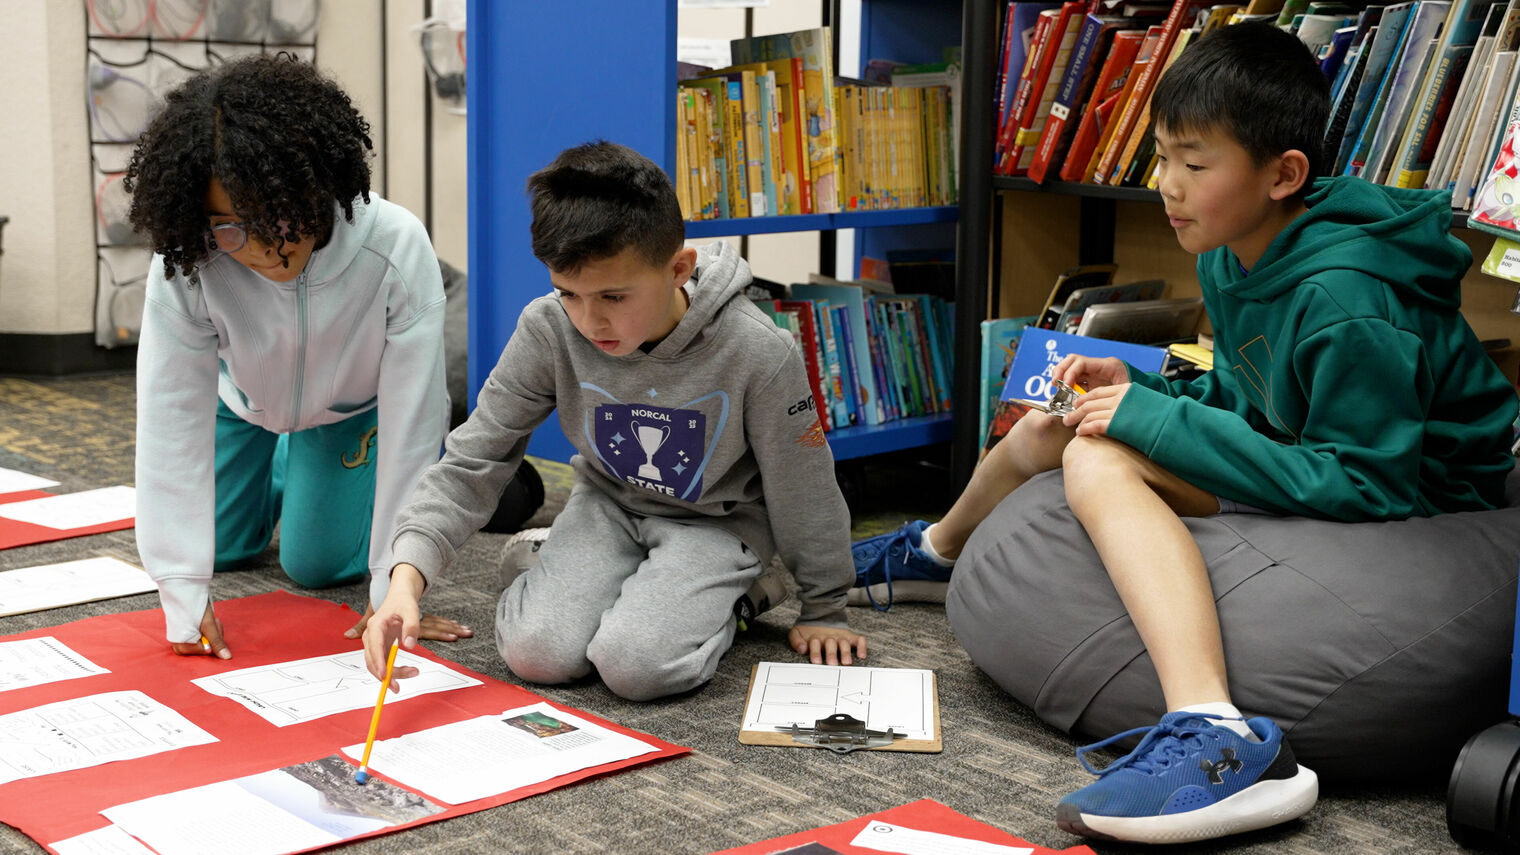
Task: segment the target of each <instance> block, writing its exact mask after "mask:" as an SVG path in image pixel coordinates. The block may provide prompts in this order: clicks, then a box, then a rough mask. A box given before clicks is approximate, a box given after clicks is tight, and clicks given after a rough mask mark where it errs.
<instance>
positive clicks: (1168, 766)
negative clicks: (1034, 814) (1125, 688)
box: [1056, 712, 1319, 843]
mask: <svg viewBox="0 0 1520 855" xmlns="http://www.w3.org/2000/svg"><path fill="white" fill-rule="evenodd" d="M1217 718H1218V716H1212V715H1204V714H1201V713H1191V712H1174V713H1167V714H1166V715H1164V716H1162V717H1161V723H1160V724H1158V725H1156V726H1155V727H1141V728H1136V729H1135V730H1130V731H1126V732H1125V733H1121V734H1119V735H1118V736H1111V737H1109V738H1108V739H1105V740H1103V741H1102V742H1098V743H1094V744H1092V745H1088V746H1086V747H1084V748H1078V749H1077V759H1079V760H1081V761H1082V765H1083V766H1084V767H1086V768H1087V771H1089V772H1091V773H1093V774H1094V775H1097V776H1098V780H1096V781H1094V782H1093V783H1091V784H1088V785H1087V786H1085V787H1083V788H1082V789H1080V790H1077V791H1076V792H1075V793H1072V794H1071V795H1069V796H1067V797H1066V798H1064V799H1061V802H1060V804H1059V805H1057V806H1056V823H1057V824H1058V825H1060V826H1061V828H1062V829H1064V830H1066V831H1068V832H1071V833H1072V834H1080V835H1084V836H1087V837H1097V838H1103V839H1107V840H1129V841H1134V842H1137V843H1184V842H1187V841H1190V840H1205V839H1208V838H1212V837H1223V836H1224V835H1227V834H1236V833H1238V832H1242V831H1250V830H1252V829H1257V828H1265V827H1267V826H1269V825H1276V824H1277V823H1280V822H1287V821H1288V820H1290V819H1296V818H1298V817H1300V816H1303V815H1304V814H1305V813H1307V812H1308V811H1309V808H1311V807H1314V802H1315V800H1316V799H1317V798H1319V778H1318V777H1317V776H1316V775H1315V774H1314V773H1313V772H1312V771H1310V770H1308V769H1305V768H1304V767H1302V766H1300V765H1298V762H1297V761H1296V760H1294V759H1293V751H1292V749H1290V748H1289V747H1288V743H1287V742H1286V741H1285V740H1284V739H1283V734H1282V730H1281V729H1279V728H1278V726H1277V725H1276V724H1275V723H1274V722H1273V721H1272V720H1271V719H1267V718H1253V719H1249V720H1248V721H1247V722H1246V725H1247V726H1248V727H1250V728H1251V732H1252V733H1254V734H1256V736H1257V737H1258V738H1259V739H1260V740H1261V741H1260V742H1252V741H1251V740H1248V739H1246V738H1244V737H1242V736H1241V735H1240V734H1238V733H1236V732H1235V731H1233V730H1231V729H1229V728H1228V727H1220V726H1219V725H1216V724H1213V723H1212V722H1211V721H1210V719H1217ZM1142 733H1143V734H1145V736H1144V738H1143V739H1141V740H1140V744H1139V745H1136V746H1135V750H1133V751H1131V752H1130V753H1128V754H1126V755H1124V756H1123V757H1120V758H1119V759H1118V760H1115V761H1114V762H1113V763H1111V764H1109V765H1108V766H1107V767H1105V768H1103V769H1101V770H1099V769H1095V768H1093V766H1092V765H1091V764H1090V763H1088V762H1087V757H1086V756H1084V755H1086V754H1087V752H1089V751H1093V750H1096V749H1098V748H1102V747H1104V746H1106V745H1110V744H1112V743H1114V742H1117V741H1119V740H1121V739H1125V738H1127V737H1130V736H1136V735H1139V734H1142Z"/></svg>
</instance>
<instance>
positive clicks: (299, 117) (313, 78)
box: [122, 54, 374, 276]
mask: <svg viewBox="0 0 1520 855" xmlns="http://www.w3.org/2000/svg"><path fill="white" fill-rule="evenodd" d="M373 149H374V144H373V143H372V142H371V140H370V136H369V123H368V122H366V121H365V120H364V117H363V116H361V115H359V111H358V110H357V109H355V108H354V105H353V103H352V101H350V100H349V97H348V95H347V94H346V93H345V92H344V91H343V90H342V89H341V88H339V86H338V85H337V84H336V83H334V82H333V81H332V80H331V79H329V78H328V77H327V76H325V75H324V74H322V72H320V71H318V70H317V68H316V67H315V66H313V65H311V64H310V63H308V62H305V61H304V60H301V59H298V58H296V57H294V56H291V55H289V54H279V55H255V56H248V57H243V58H240V59H236V60H233V61H231V62H228V63H226V64H224V65H220V66H217V67H214V68H211V69H208V70H206V71H203V72H201V73H199V74H197V75H195V76H194V77H192V78H190V79H189V80H186V81H185V82H184V83H182V84H181V85H180V86H178V87H177V88H175V89H174V90H173V91H172V92H170V93H169V95H168V96H167V98H166V99H165V103H164V107H163V109H162V110H160V111H159V113H158V115H157V116H155V117H154V119H153V122H152V124H150V125H149V126H148V129H147V131H145V132H144V133H143V135H142V137H141V138H140V139H139V140H138V141H137V147H136V148H135V149H134V150H133V152H132V161H131V163H130V164H129V165H128V166H127V172H126V176H125V177H124V178H123V180H122V184H123V186H125V187H126V189H127V192H128V193H130V194H132V211H131V219H132V225H133V226H134V227H136V228H137V229H138V231H140V232H142V233H144V234H146V235H147V236H148V238H149V240H150V242H151V243H152V245H153V249H154V251H155V252H158V253H160V254H161V255H163V257H164V267H165V272H166V273H168V274H170V275H173V273H174V271H175V269H176V268H178V269H179V271H180V272H181V273H182V274H183V275H185V276H189V275H190V274H191V273H192V272H193V271H194V269H195V267H196V266H197V265H198V264H200V263H201V262H203V261H205V260H206V259H207V258H208V257H209V256H210V254H211V251H210V249H209V248H208V246H207V243H206V234H207V212H206V189H207V187H208V186H209V185H210V182H211V179H212V178H216V179H218V180H220V181H221V183H222V186H224V187H225V188H226V189H227V195H228V196H229V197H230V198H231V200H232V206H233V209H234V210H235V211H236V212H237V213H238V215H239V216H240V217H242V218H243V223H244V226H245V228H246V229H247V230H248V233H249V234H250V235H252V236H254V237H256V238H257V239H258V240H260V241H262V242H264V243H266V244H269V245H272V246H274V247H276V249H277V250H278V251H279V252H280V255H281V257H282V258H283V257H284V251H283V250H284V244H285V240H286V239H287V238H288V239H289V240H292V241H299V240H302V239H304V238H306V237H312V238H315V239H316V240H317V242H318V243H319V244H320V243H322V242H324V241H326V240H327V238H328V236H329V235H330V234H331V230H332V226H333V202H334V201H336V202H337V203H338V204H339V205H341V206H342V208H343V214H344V217H345V218H346V219H348V220H349V221H352V220H353V204H354V197H356V196H362V197H363V198H364V201H365V202H368V201H369V181H370V165H369V153H370V151H372V150H373ZM282 226H283V228H282Z"/></svg>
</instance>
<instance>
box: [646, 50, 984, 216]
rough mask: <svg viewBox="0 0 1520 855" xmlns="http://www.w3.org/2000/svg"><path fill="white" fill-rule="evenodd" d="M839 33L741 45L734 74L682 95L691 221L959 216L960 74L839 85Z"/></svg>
mask: <svg viewBox="0 0 1520 855" xmlns="http://www.w3.org/2000/svg"><path fill="white" fill-rule="evenodd" d="M829 39H830V35H829V28H828V27H818V28H814V29H811V30H800V31H797V32H793V33H779V34H776V35H769V36H752V37H747V38H742V39H734V40H733V41H732V43H731V48H732V55H733V59H734V61H735V64H734V65H732V66H729V67H727V68H719V69H697V70H691V71H689V72H687V74H688V76H687V77H686V79H683V80H681V81H680V82H679V83H678V85H677V91H676V121H677V134H676V138H677V145H676V175H675V176H674V178H675V185H676V195H677V197H678V198H679V199H680V202H681V210H682V214H683V215H684V216H685V217H686V219H688V220H709V219H722V218H729V217H761V216H770V215H790V214H828V213H837V212H840V211H853V210H876V209H884V208H908V207H920V206H924V205H953V204H955V202H956V198H957V194H956V179H955V157H956V152H957V150H958V145H957V139H958V127H959V121H958V115H959V111H958V109H957V106H956V103H955V98H956V93H957V91H958V89H959V77H960V75H959V65H958V64H956V63H949V62H947V63H938V64H933V65H921V66H901V65H898V66H897V67H896V68H894V69H893V71H892V76H891V78H890V79H891V83H890V85H888V84H883V83H879V82H867V81H864V80H845V79H843V78H840V79H836V78H835V77H834V71H833V65H832V59H831V53H830V43H829Z"/></svg>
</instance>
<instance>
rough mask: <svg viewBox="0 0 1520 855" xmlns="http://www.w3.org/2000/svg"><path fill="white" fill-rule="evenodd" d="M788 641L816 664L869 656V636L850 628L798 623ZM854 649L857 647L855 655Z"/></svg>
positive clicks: (842, 663) (846, 663)
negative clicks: (867, 648) (867, 642)
mask: <svg viewBox="0 0 1520 855" xmlns="http://www.w3.org/2000/svg"><path fill="white" fill-rule="evenodd" d="M786 640H787V641H788V642H789V643H790V644H791V645H792V649H793V650H795V651H797V652H798V653H799V654H801V655H803V656H806V657H808V660H809V661H810V662H812V663H813V664H814V665H853V664H854V663H855V660H856V659H865V658H866V637H865V636H863V635H859V634H857V633H854V632H852V631H850V630H848V629H840V628H839V627H834V626H816V625H813V624H806V623H799V624H797V625H796V626H794V627H792V631H791V632H790V633H788V634H787V637H786ZM851 648H854V649H855V655H854V656H853V657H851V655H850V649H851Z"/></svg>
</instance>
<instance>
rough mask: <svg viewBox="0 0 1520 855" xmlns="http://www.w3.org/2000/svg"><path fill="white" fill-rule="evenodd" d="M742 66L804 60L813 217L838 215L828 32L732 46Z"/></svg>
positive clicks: (786, 35)
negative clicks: (815, 215)
mask: <svg viewBox="0 0 1520 855" xmlns="http://www.w3.org/2000/svg"><path fill="white" fill-rule="evenodd" d="M729 47H730V49H731V51H732V52H733V58H734V62H735V63H737V64H740V65H743V64H746V63H751V62H765V61H768V60H774V59H786V58H792V57H796V58H798V59H801V60H802V78H803V81H802V88H803V92H804V95H805V100H804V110H803V115H804V116H805V117H806V121H805V123H804V129H805V131H806V140H807V150H808V175H809V177H810V178H811V179H812V182H813V188H812V189H813V206H814V212H815V213H820V214H835V213H838V212H839V210H840V209H839V185H838V178H839V175H838V171H839V164H838V160H839V150H838V147H837V141H836V140H835V138H834V133H835V125H834V61H833V53H832V50H831V48H830V32H829V28H828V27H815V28H813V29H809V30H798V31H796V32H791V33H777V34H774V35H768V36H750V37H747V38H738V39H733V40H731V41H730V42H729Z"/></svg>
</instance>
